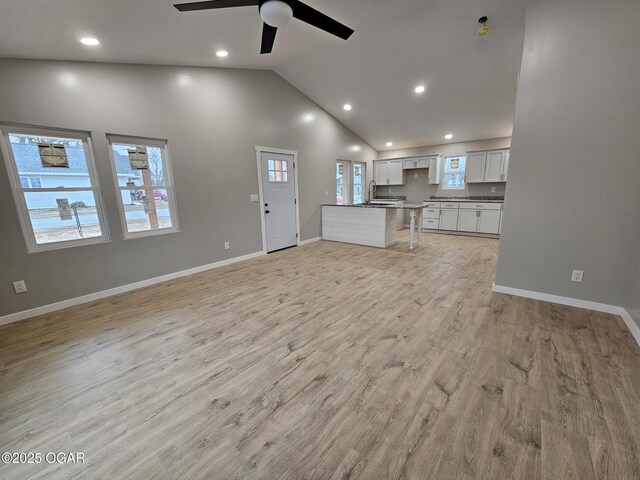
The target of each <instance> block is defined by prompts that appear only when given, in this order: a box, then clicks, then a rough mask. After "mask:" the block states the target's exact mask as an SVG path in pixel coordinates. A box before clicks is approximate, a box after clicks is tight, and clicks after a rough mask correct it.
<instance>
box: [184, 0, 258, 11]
mask: <svg viewBox="0 0 640 480" xmlns="http://www.w3.org/2000/svg"><path fill="white" fill-rule="evenodd" d="M259 3H260V2H259V0H207V1H206V2H192V3H177V4H175V5H174V7H176V8H177V9H178V10H180V11H181V12H191V11H193V10H210V9H212V8H230V7H250V6H252V5H258V4H259Z"/></svg>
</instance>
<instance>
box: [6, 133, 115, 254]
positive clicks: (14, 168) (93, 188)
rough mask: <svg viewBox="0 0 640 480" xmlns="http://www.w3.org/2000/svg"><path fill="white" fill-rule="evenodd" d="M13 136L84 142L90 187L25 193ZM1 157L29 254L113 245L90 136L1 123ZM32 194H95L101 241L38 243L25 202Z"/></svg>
mask: <svg viewBox="0 0 640 480" xmlns="http://www.w3.org/2000/svg"><path fill="white" fill-rule="evenodd" d="M10 134H18V135H40V136H50V137H56V138H65V139H67V140H74V141H78V140H79V141H81V142H82V149H83V151H84V157H85V162H86V164H87V174H86V175H87V177H88V178H89V183H90V186H89V187H86V188H85V187H78V188H79V189H76V188H64V187H63V188H59V189H51V190H50V189H42V188H39V189H30V188H27V189H24V188H22V184H21V183H20V172H19V171H18V164H17V162H16V159H15V157H14V154H13V149H12V148H11V139H10V138H9V135H10ZM0 153H2V156H3V157H4V160H5V162H4V163H5V166H6V168H7V173H8V176H9V183H10V185H11V189H12V194H13V199H14V202H15V205H16V208H17V210H18V218H19V221H20V227H21V229H22V234H23V236H24V239H25V243H26V246H27V253H36V252H44V251H47V250H57V249H62V248H71V247H77V246H81V245H89V244H92V243H102V242H109V241H111V233H110V229H109V223H108V222H107V218H106V213H105V208H104V203H103V201H102V193H101V192H100V178H99V177H98V171H97V169H96V159H95V155H94V148H93V142H92V138H91V134H90V133H89V132H84V131H82V130H77V131H74V130H59V129H53V128H48V127H28V126H22V125H15V124H11V123H0ZM29 191H35V192H47V191H56V192H65V191H70V192H73V191H87V192H92V194H93V197H94V201H95V203H96V204H95V208H96V216H97V217H98V225H99V227H100V232H101V235H100V236H98V237H90V238H88V239H84V238H80V239H77V240H63V241H59V242H50V243H38V241H37V239H36V235H35V232H34V230H33V225H32V223H31V215H30V213H29V207H28V206H27V202H26V199H25V195H24V194H25V193H26V192H29Z"/></svg>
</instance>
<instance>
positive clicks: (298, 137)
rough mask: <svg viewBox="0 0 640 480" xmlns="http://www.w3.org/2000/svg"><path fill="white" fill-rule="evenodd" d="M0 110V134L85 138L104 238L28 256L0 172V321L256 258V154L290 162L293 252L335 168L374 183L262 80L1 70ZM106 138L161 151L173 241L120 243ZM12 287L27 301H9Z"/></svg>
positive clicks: (236, 75) (180, 73) (239, 73)
mask: <svg viewBox="0 0 640 480" xmlns="http://www.w3.org/2000/svg"><path fill="white" fill-rule="evenodd" d="M0 98H1V99H2V107H0V122H8V123H23V124H29V125H40V126H47V127H58V128H69V129H77V130H84V131H87V130H88V131H91V132H92V141H93V147H94V153H95V157H96V163H97V170H98V174H99V180H100V186H101V191H102V196H103V199H104V202H105V206H106V214H107V218H108V222H109V226H110V230H111V236H112V241H111V242H109V243H105V244H98V245H89V246H82V247H74V248H67V249H62V250H54V251H48V252H39V253H33V254H28V253H27V251H26V247H25V241H24V238H23V235H22V231H21V230H20V226H19V222H18V216H17V212H16V207H15V203H14V200H13V196H12V194H11V189H10V185H9V181H8V178H7V173H6V169H5V167H4V164H2V165H0V225H1V227H0V228H1V234H0V316H4V315H7V314H10V313H14V312H19V311H23V310H27V309H32V308H35V307H39V306H43V305H48V304H51V303H55V302H59V301H62V300H66V299H69V298H75V297H78V296H82V295H87V294H91V293H94V292H99V291H102V290H107V289H110V288H114V287H118V286H121V285H126V284H131V283H134V282H139V281H142V280H146V279H149V278H153V277H158V276H162V275H166V274H170V273H174V272H177V271H181V270H187V269H191V268H194V267H198V266H201V265H207V264H211V263H215V262H220V261H224V260H227V259H229V258H232V257H240V256H243V255H247V254H251V253H254V252H258V251H260V250H262V240H261V235H262V234H261V226H260V205H259V204H258V203H251V202H250V195H251V194H255V193H258V175H257V167H256V152H255V146H256V145H261V146H267V147H273V148H282V149H288V150H297V151H298V168H299V170H298V175H299V192H300V199H299V202H300V223H301V225H300V229H301V240H307V239H311V238H314V237H318V236H320V232H321V226H320V205H321V204H322V203H324V202H327V201H331V200H333V198H334V194H335V161H336V159H338V158H342V159H347V160H358V161H366V162H367V163H368V167H369V168H368V171H369V172H371V171H372V166H371V165H372V164H371V160H372V159H374V158H376V156H377V152H376V151H375V150H374V149H373V148H371V147H370V146H369V145H367V144H366V143H365V142H364V141H362V139H360V138H359V137H357V136H356V135H355V134H353V133H352V132H351V131H349V130H348V129H347V128H346V127H344V126H343V125H342V124H340V123H339V122H338V121H337V120H336V119H335V118H333V117H332V116H330V115H329V114H328V113H327V112H325V111H324V110H322V109H321V108H320V107H318V105H316V104H315V103H313V102H312V101H311V100H310V99H309V98H307V97H306V96H304V95H303V94H302V93H301V92H299V91H298V90H296V89H295V88H294V87H292V86H291V85H290V84H289V83H287V82H286V81H285V80H283V79H282V78H280V77H279V76H278V75H277V74H275V73H273V72H270V71H264V70H234V69H215V68H188V67H163V66H138V65H119V64H97V63H76V62H51V61H33V60H8V59H0ZM309 115H310V116H309ZM311 117H313V118H312V119H311ZM105 133H116V134H124V135H134V136H141V137H153V138H164V139H167V140H168V141H169V151H170V154H171V160H172V164H173V172H174V177H175V188H176V198H177V201H178V212H179V217H180V227H181V232H179V233H174V234H167V235H159V236H155V237H145V238H140V239H132V240H122V232H121V226H120V220H119V217H118V210H117V206H116V197H115V195H116V192H115V187H114V185H113V179H112V173H111V166H110V164H109V155H108V148H107V143H106V139H105ZM354 145H360V146H361V147H362V150H361V151H360V152H353V151H352V150H351V149H350V147H352V146H354ZM325 192H329V197H328V198H327V197H326V196H325ZM225 241H229V242H231V249H230V250H228V251H226V250H224V242H225ZM14 280H25V281H26V283H27V286H28V288H29V292H28V293H27V294H22V295H15V294H14V293H13V289H12V287H11V282H12V281H14Z"/></svg>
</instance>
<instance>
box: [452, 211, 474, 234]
mask: <svg viewBox="0 0 640 480" xmlns="http://www.w3.org/2000/svg"><path fill="white" fill-rule="evenodd" d="M456 230H460V231H462V232H476V231H478V210H460V215H458V227H457V228H456Z"/></svg>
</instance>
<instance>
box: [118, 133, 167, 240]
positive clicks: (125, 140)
mask: <svg viewBox="0 0 640 480" xmlns="http://www.w3.org/2000/svg"><path fill="white" fill-rule="evenodd" d="M106 138H107V148H108V150H109V162H110V163H111V172H112V174H113V184H114V188H115V191H116V197H117V198H116V201H117V202H118V213H119V216H120V225H121V227H122V236H123V237H124V239H125V240H131V239H134V238H144V237H152V236H156V235H165V234H168V233H177V232H180V222H179V219H178V202H177V200H176V190H175V183H174V181H173V170H172V168H171V157H170V156H169V141H168V140H164V139H159V138H149V137H136V136H133V135H121V134H111V133H108V134H107V135H106ZM113 144H116V145H128V146H131V147H141V146H144V147H156V148H160V150H161V157H162V168H163V172H164V178H165V185H163V186H153V185H152V186H151V191H152V192H153V191H154V190H166V191H167V196H168V204H169V213H170V214H171V221H172V226H171V227H168V228H157V229H151V230H141V231H139V232H130V231H129V228H128V225H127V216H126V210H125V208H124V203H123V202H122V192H123V191H129V190H136V188H133V189H132V188H131V187H127V186H126V185H124V186H120V182H119V181H118V168H117V165H116V159H115V156H114V154H113ZM140 189H141V190H142V188H140Z"/></svg>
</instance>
